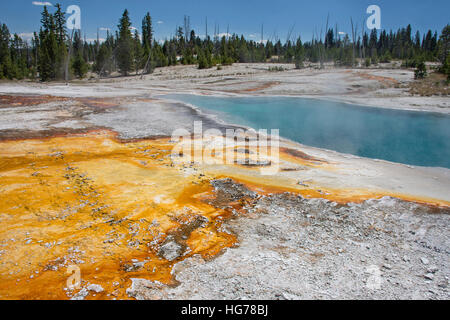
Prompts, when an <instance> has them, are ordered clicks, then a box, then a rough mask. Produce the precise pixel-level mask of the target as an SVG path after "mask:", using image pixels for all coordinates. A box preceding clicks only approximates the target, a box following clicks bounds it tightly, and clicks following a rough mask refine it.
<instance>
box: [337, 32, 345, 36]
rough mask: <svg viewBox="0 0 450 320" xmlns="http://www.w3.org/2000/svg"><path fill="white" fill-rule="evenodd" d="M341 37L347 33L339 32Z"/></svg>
mask: <svg viewBox="0 0 450 320" xmlns="http://www.w3.org/2000/svg"><path fill="white" fill-rule="evenodd" d="M338 33H339V34H340V35H341V36H345V35H346V34H347V33H345V32H343V31H339V32H338Z"/></svg>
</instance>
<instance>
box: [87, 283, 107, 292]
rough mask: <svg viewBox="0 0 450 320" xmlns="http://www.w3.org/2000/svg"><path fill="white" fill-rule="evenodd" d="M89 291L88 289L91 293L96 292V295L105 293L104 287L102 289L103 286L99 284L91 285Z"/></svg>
mask: <svg viewBox="0 0 450 320" xmlns="http://www.w3.org/2000/svg"><path fill="white" fill-rule="evenodd" d="M87 289H88V290H89V291H94V292H96V293H100V292H103V291H105V290H104V289H103V287H102V286H101V285H98V284H91V285H89V286H88V287H87Z"/></svg>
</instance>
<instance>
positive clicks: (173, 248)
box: [159, 240, 182, 261]
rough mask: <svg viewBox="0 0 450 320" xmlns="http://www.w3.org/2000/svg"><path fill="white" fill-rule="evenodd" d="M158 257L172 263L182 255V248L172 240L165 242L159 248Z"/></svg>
mask: <svg viewBox="0 0 450 320" xmlns="http://www.w3.org/2000/svg"><path fill="white" fill-rule="evenodd" d="M159 255H160V256H161V257H163V258H164V259H166V260H168V261H174V260H176V259H177V258H179V257H180V256H181V255H182V247H181V246H180V245H179V244H178V243H176V242H175V241H173V240H172V241H169V242H166V243H165V244H164V245H163V246H161V249H160V250H159Z"/></svg>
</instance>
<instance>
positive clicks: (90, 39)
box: [86, 38, 106, 43]
mask: <svg viewBox="0 0 450 320" xmlns="http://www.w3.org/2000/svg"><path fill="white" fill-rule="evenodd" d="M98 40H99V41H100V42H105V41H106V39H105V38H98ZM86 41H87V42H91V43H92V42H95V41H97V39H96V38H95V39H94V38H87V39H86Z"/></svg>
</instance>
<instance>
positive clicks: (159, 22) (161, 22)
mask: <svg viewBox="0 0 450 320" xmlns="http://www.w3.org/2000/svg"><path fill="white" fill-rule="evenodd" d="M156 23H157V24H163V23H164V21H161V20H159V21H158V22H156Z"/></svg>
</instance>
